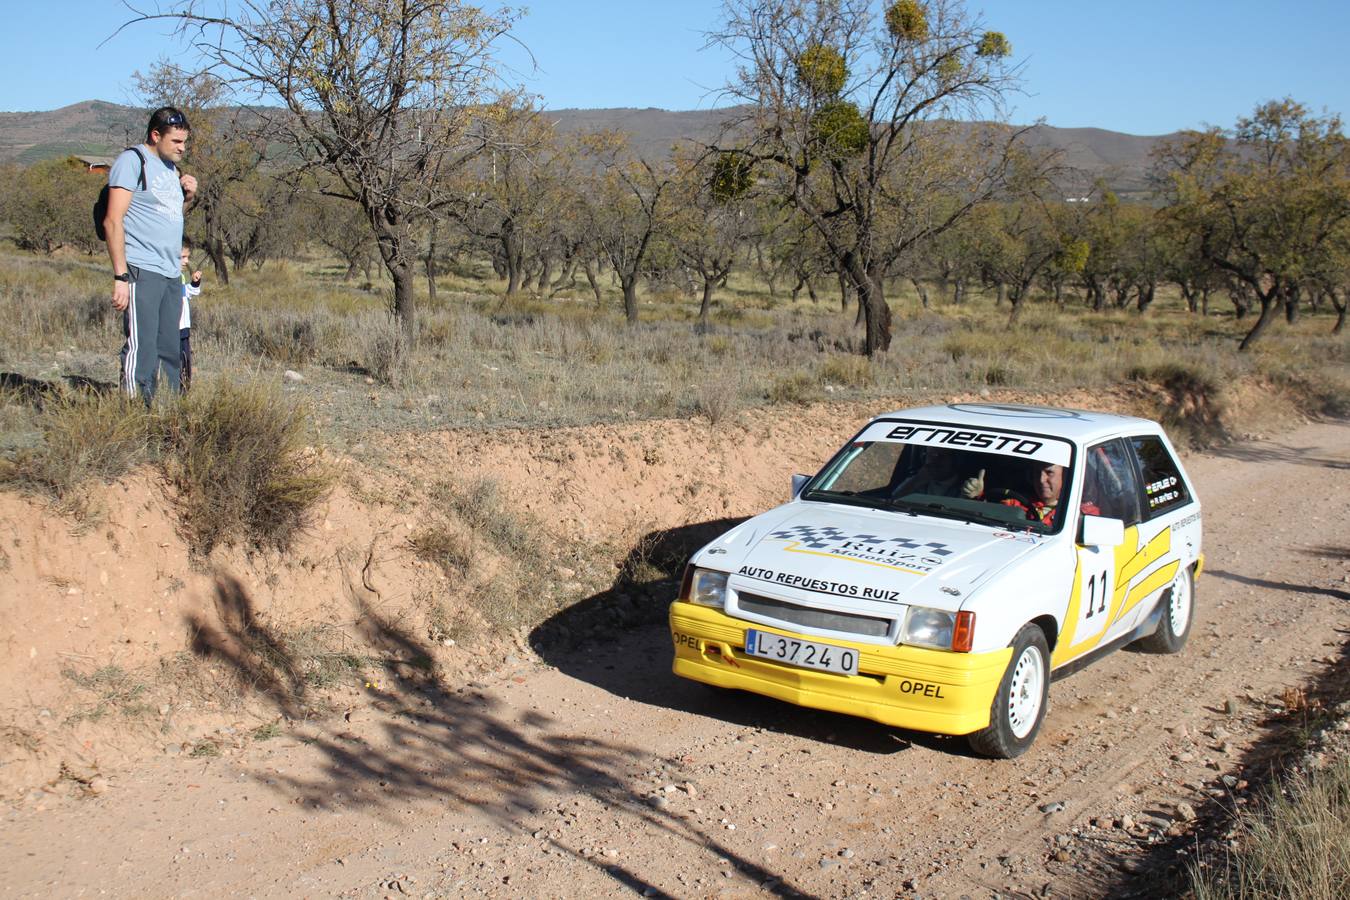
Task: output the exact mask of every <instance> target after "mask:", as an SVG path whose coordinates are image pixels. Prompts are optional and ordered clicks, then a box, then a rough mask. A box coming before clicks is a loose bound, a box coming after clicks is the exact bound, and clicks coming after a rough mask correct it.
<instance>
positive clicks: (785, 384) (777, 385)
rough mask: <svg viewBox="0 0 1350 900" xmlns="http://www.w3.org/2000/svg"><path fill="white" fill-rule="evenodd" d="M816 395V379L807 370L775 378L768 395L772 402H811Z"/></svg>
mask: <svg viewBox="0 0 1350 900" xmlns="http://www.w3.org/2000/svg"><path fill="white" fill-rule="evenodd" d="M816 397H817V394H816V381H815V379H814V378H812V377H811V376H810V375H808V374H806V373H805V372H793V373H792V374H791V375H782V376H780V377H778V378H775V379H774V382H773V384H771V385H769V392H768V395H767V399H768V401H769V402H770V403H810V402H811V401H812V400H814V399H816Z"/></svg>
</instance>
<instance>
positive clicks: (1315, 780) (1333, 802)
mask: <svg viewBox="0 0 1350 900" xmlns="http://www.w3.org/2000/svg"><path fill="white" fill-rule="evenodd" d="M1236 840H1237V848H1236V850H1235V851H1234V852H1231V853H1229V854H1228V855H1227V858H1226V859H1222V860H1209V861H1208V862H1209V863H1210V864H1209V865H1203V864H1202V863H1204V862H1206V861H1204V860H1201V861H1198V862H1197V863H1194V864H1192V866H1191V870H1190V883H1191V890H1192V891H1193V894H1194V896H1195V897H1196V898H1197V900H1265V898H1274V897H1301V898H1309V900H1339V898H1341V897H1345V896H1346V892H1347V890H1350V760H1348V759H1346V758H1345V757H1343V756H1342V757H1337V758H1335V759H1334V760H1333V761H1332V762H1331V763H1329V764H1328V765H1327V767H1326V768H1324V769H1321V770H1313V771H1310V772H1306V773H1300V774H1297V775H1295V776H1293V777H1292V778H1290V779H1289V780H1288V781H1286V782H1285V783H1284V785H1283V787H1275V788H1272V789H1271V790H1270V791H1269V792H1268V793H1267V794H1266V795H1265V796H1264V797H1263V798H1262V801H1261V802H1260V803H1259V804H1258V805H1257V807H1256V808H1254V809H1251V810H1243V811H1240V812H1239V813H1238V819H1237V834H1236Z"/></svg>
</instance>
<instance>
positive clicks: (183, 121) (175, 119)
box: [164, 112, 188, 128]
mask: <svg viewBox="0 0 1350 900" xmlns="http://www.w3.org/2000/svg"><path fill="white" fill-rule="evenodd" d="M164 125H165V126H166V127H168V128H186V127H188V123H187V116H185V115H183V114H182V113H180V112H173V113H169V114H168V115H167V116H165V117H164Z"/></svg>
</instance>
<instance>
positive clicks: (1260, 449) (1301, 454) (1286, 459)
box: [1209, 441, 1350, 469]
mask: <svg viewBox="0 0 1350 900" xmlns="http://www.w3.org/2000/svg"><path fill="white" fill-rule="evenodd" d="M1209 452H1210V453H1211V454H1212V455H1214V456H1217V457H1220V458H1222V459H1235V460H1240V461H1242V462H1257V463H1266V462H1281V463H1292V464H1294V465H1299V466H1313V467H1315V468H1322V469H1350V458H1346V457H1339V458H1338V457H1331V456H1324V455H1321V454H1322V451H1321V450H1320V449H1319V448H1316V447H1295V446H1292V445H1290V444H1281V443H1278V442H1275V441H1258V442H1254V443H1242V444H1232V445H1229V446H1226V447H1217V448H1215V449H1212V450H1210V451H1209Z"/></svg>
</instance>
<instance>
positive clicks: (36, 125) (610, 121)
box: [0, 100, 1172, 196]
mask: <svg viewBox="0 0 1350 900" xmlns="http://www.w3.org/2000/svg"><path fill="white" fill-rule="evenodd" d="M542 114H543V115H546V116H549V117H552V118H554V119H555V123H556V125H557V127H558V129H559V130H560V131H562V132H575V131H598V130H602V129H608V130H616V131H623V132H626V133H627V134H629V135H630V137H631V138H632V141H633V145H634V148H635V149H636V150H637V151H638V152H639V153H642V154H643V155H647V156H664V155H666V154H667V153H669V152H670V148H671V146H673V145H674V144H675V143H676V142H677V141H679V140H681V139H699V138H707V137H710V136H711V135H713V134H715V133H716V132H717V130H718V126H719V124H720V123H721V122H722V121H723V120H724V119H725V118H726V116H727V115H728V110H727V109H708V110H667V109H660V108H657V107H645V108H643V107H612V108H597V109H577V108H561V109H545V110H543V111H542ZM145 115H146V111H145V110H143V109H139V108H137V107H131V106H125V105H123V104H119V103H113V102H110V101H107V100H83V101H80V102H79V103H72V104H70V105H68V106H63V107H61V108H59V109H54V110H38V111H24V112H0V162H18V163H20V164H23V165H31V164H32V163H34V162H39V161H41V160H43V159H51V158H53V157H58V156H66V155H72V154H73V155H81V156H107V155H110V154H112V153H114V152H116V151H117V150H119V149H121V148H122V147H125V146H127V145H128V144H130V143H135V142H136V141H138V140H139V139H140V130H141V129H142V128H143V127H144V119H145ZM1171 136H1172V135H1133V134H1127V133H1125V132H1119V131H1111V130H1110V129H1106V128H1097V127H1092V126H1078V127H1072V128H1060V127H1057V126H1054V125H1048V124H1036V125H1032V126H1030V129H1029V133H1028V138H1029V140H1030V142H1031V143H1032V144H1033V145H1035V146H1038V147H1045V148H1048V149H1054V150H1058V151H1060V152H1061V154H1062V161H1063V163H1064V164H1065V165H1066V166H1069V167H1070V168H1072V169H1075V170H1077V171H1078V172H1080V173H1081V175H1082V176H1083V178H1084V180H1085V182H1088V183H1090V182H1091V180H1093V179H1097V178H1101V179H1102V180H1104V181H1105V182H1106V184H1107V185H1108V186H1109V187H1110V188H1111V189H1112V190H1114V191H1116V192H1117V193H1118V194H1122V195H1126V196H1128V195H1135V194H1141V193H1143V192H1145V191H1146V190H1147V187H1148V169H1149V166H1150V158H1151V154H1152V152H1153V150H1154V149H1155V148H1156V147H1157V146H1158V144H1159V143H1160V142H1162V141H1164V140H1167V139H1168V138H1170V137H1171Z"/></svg>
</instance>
